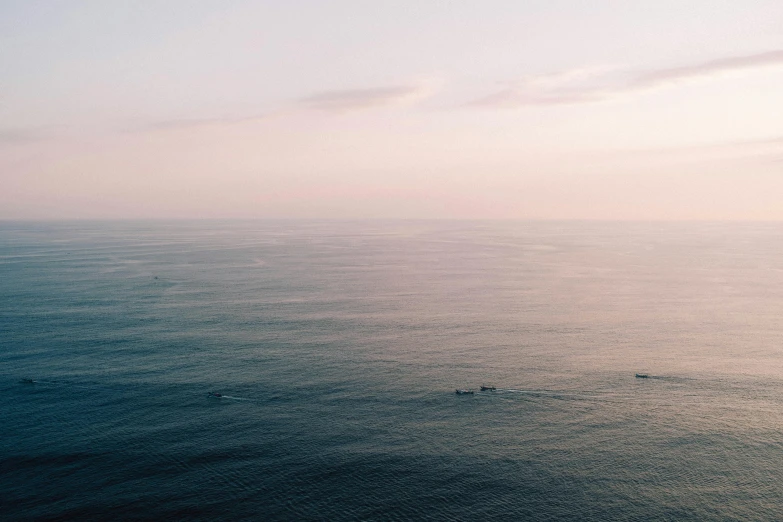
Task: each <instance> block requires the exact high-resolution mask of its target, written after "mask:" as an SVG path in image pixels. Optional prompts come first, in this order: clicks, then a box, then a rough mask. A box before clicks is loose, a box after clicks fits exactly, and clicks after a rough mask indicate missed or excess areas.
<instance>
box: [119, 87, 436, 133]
mask: <svg viewBox="0 0 783 522" xmlns="http://www.w3.org/2000/svg"><path fill="white" fill-rule="evenodd" d="M433 92H434V88H433V85H432V82H425V83H423V84H421V85H415V86H414V85H410V86H409V85H400V86H393V87H379V88H375V89H348V90H340V91H324V92H319V93H315V94H312V95H310V96H307V97H304V98H300V99H298V100H295V101H294V102H293V103H291V104H289V105H288V106H284V107H282V108H279V109H276V110H271V111H269V112H266V113H262V114H252V115H248V116H225V117H214V118H175V119H170V120H161V121H157V122H153V123H151V124H149V125H146V126H144V127H141V128H136V129H132V130H130V131H129V132H139V131H156V130H181V129H189V128H194V127H206V126H223V125H236V124H240V123H249V122H255V121H261V120H266V119H271V118H275V117H280V116H285V115H289V114H295V113H301V112H302V111H319V112H334V113H340V112H348V111H356V110H363V109H374V108H381V107H388V106H399V105H407V104H411V103H414V102H416V101H419V100H421V99H423V98H426V97H428V96H430V95H431V94H432V93H433Z"/></svg>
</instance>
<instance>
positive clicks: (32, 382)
mask: <svg viewBox="0 0 783 522" xmlns="http://www.w3.org/2000/svg"><path fill="white" fill-rule="evenodd" d="M20 382H22V383H24V384H35V381H34V380H32V379H22V380H21V381H20Z"/></svg>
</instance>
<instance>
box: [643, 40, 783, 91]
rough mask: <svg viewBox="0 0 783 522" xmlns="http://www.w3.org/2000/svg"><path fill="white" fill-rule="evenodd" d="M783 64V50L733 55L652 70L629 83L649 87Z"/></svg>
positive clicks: (644, 87)
mask: <svg viewBox="0 0 783 522" xmlns="http://www.w3.org/2000/svg"><path fill="white" fill-rule="evenodd" d="M781 64H783V50H777V51H768V52H766V53H759V54H751V55H746V56H731V57H728V58H721V59H720V60H712V61H709V62H704V63H699V64H695V65H689V66H685V67H672V68H670V69H659V70H657V71H650V72H647V73H645V74H641V75H639V76H638V77H636V78H634V80H633V81H632V82H631V83H630V84H629V85H628V88H629V89H649V88H654V87H660V86H663V85H667V84H672V83H676V82H678V81H682V80H690V79H695V78H703V77H708V76H716V75H718V74H722V73H725V72H730V71H738V70H743V69H755V68H759V67H767V66H770V65H781Z"/></svg>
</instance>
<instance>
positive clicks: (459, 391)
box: [457, 389, 475, 395]
mask: <svg viewBox="0 0 783 522" xmlns="http://www.w3.org/2000/svg"><path fill="white" fill-rule="evenodd" d="M474 393H475V392H474V391H473V390H459V389H458V390H457V395H473V394H474Z"/></svg>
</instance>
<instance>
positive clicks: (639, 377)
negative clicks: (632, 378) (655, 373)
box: [636, 373, 650, 379]
mask: <svg viewBox="0 0 783 522" xmlns="http://www.w3.org/2000/svg"><path fill="white" fill-rule="evenodd" d="M636 378H637V379H649V378H650V376H649V375H647V374H646V373H637V374H636Z"/></svg>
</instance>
